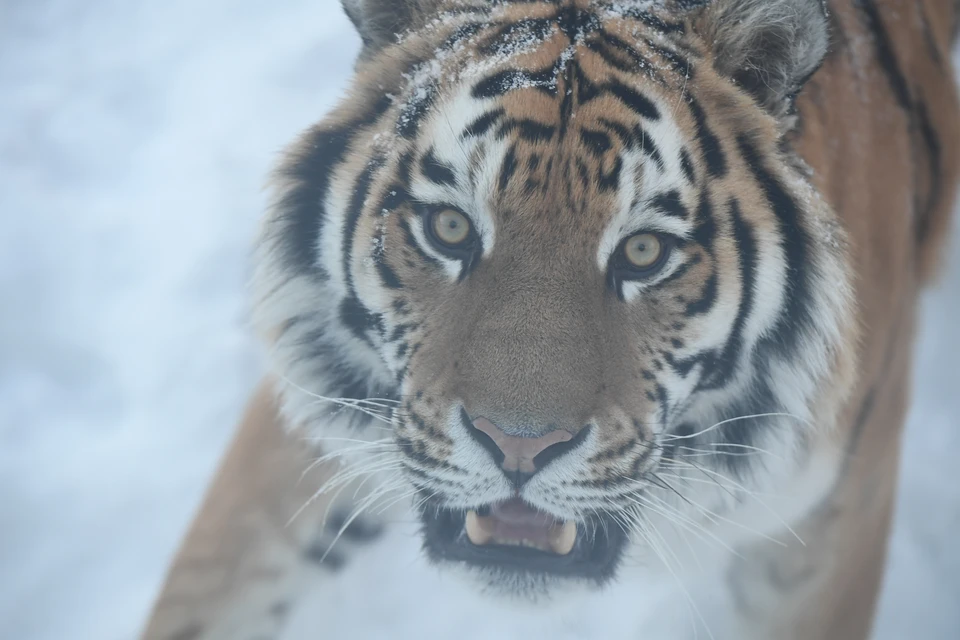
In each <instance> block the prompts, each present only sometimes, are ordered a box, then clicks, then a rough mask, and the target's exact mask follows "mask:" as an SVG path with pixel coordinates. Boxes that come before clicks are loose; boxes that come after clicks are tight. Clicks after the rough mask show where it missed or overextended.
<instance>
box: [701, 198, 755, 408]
mask: <svg viewBox="0 0 960 640" xmlns="http://www.w3.org/2000/svg"><path fill="white" fill-rule="evenodd" d="M730 218H731V220H732V221H733V239H734V242H735V244H736V249H735V250H736V251H737V254H738V255H739V257H740V289H741V291H740V304H739V306H738V308H737V315H736V317H735V318H734V321H733V327H732V328H731V330H730V336H729V337H728V338H727V342H726V344H725V345H724V347H723V351H722V352H721V353H720V355H719V357H718V358H717V360H716V361H715V363H714V364H715V366H716V367H717V368H716V370H715V372H714V373H713V375H711V376H710V377H709V378H703V379H701V381H700V384H699V385H698V388H699V389H711V388H713V389H715V388H718V387H722V386H724V385H726V384H727V383H728V382H729V381H730V379H731V378H732V377H733V374H734V372H735V370H736V366H737V363H738V362H739V361H740V358H741V356H742V353H743V348H744V339H743V331H744V328H745V327H746V324H747V319H748V318H749V317H750V314H751V313H753V307H754V297H755V296H756V291H755V287H756V280H757V268H758V267H759V263H760V259H759V253H758V251H757V242H756V239H755V238H754V237H753V230H752V229H751V228H750V226H749V225H748V224H747V223H746V222H744V220H743V216H741V215H740V205H739V204H738V203H737V201H736V200H732V201H731V202H730Z"/></svg>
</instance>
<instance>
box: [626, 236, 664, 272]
mask: <svg viewBox="0 0 960 640" xmlns="http://www.w3.org/2000/svg"><path fill="white" fill-rule="evenodd" d="M664 253H665V247H664V244H663V242H662V241H661V240H660V238H658V237H657V236H655V235H653V234H652V233H638V234H637V235H635V236H633V237H631V238H628V239H627V241H626V242H625V243H624V245H623V257H624V258H625V262H626V266H628V267H630V268H633V269H639V270H647V269H652V268H653V267H656V266H657V265H658V264H659V263H660V261H661V258H662V257H663V256H664Z"/></svg>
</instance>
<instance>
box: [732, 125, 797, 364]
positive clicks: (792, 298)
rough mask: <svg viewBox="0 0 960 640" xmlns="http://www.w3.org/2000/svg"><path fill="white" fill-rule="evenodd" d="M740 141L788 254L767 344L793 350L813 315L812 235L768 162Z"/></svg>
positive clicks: (743, 140) (745, 139)
mask: <svg viewBox="0 0 960 640" xmlns="http://www.w3.org/2000/svg"><path fill="white" fill-rule="evenodd" d="M737 143H738V145H739V147H740V152H741V154H743V160H744V162H745V163H746V166H747V168H748V169H749V170H750V172H751V173H752V174H753V176H754V178H755V179H756V181H757V182H758V183H759V185H760V187H761V189H762V190H763V194H764V196H765V197H766V199H767V203H768V204H769V205H770V208H771V210H772V211H773V212H774V214H776V216H777V219H778V221H779V223H780V230H779V231H780V246H781V247H782V248H783V250H784V253H785V254H786V258H787V283H786V288H785V291H784V298H785V302H784V309H783V311H782V313H781V314H780V318H779V319H778V320H777V324H776V327H775V329H774V333H773V335H772V336H771V337H769V338H767V339H766V340H767V341H768V344H770V345H771V346H773V347H774V348H775V349H776V348H786V349H788V350H790V351H792V350H793V349H795V348H796V346H797V344H798V338H799V334H800V331H801V329H802V328H803V327H805V326H806V325H807V324H808V323H809V319H810V283H809V273H808V271H807V264H808V261H809V257H808V255H809V245H810V238H809V235H808V234H807V231H806V229H804V228H803V225H802V224H801V220H800V208H799V207H798V205H797V203H796V201H794V199H793V198H792V197H791V196H790V195H789V194H788V193H787V191H786V190H785V189H784V187H783V185H782V184H781V183H780V181H779V180H778V179H777V178H775V177H774V176H773V174H772V173H770V172H769V171H768V170H767V167H766V163H765V162H764V160H763V159H762V158H761V157H760V154H759V153H757V150H756V149H755V148H754V146H753V144H752V143H751V142H750V141H749V140H748V139H747V138H746V136H744V135H742V134H741V135H739V136H737Z"/></svg>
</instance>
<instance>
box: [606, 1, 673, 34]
mask: <svg viewBox="0 0 960 640" xmlns="http://www.w3.org/2000/svg"><path fill="white" fill-rule="evenodd" d="M619 13H620V15H621V16H623V17H624V18H631V19H633V20H639V21H640V22H642V23H643V24H645V25H647V26H648V27H651V28H653V29H656V30H657V31H660V32H662V33H679V34H682V33H685V32H686V28H685V27H684V25H683V23H682V22H667V21H665V20H664V19H663V18H660V17H659V16H655V15H653V14H652V13H648V12H646V11H644V10H643V9H639V8H637V7H631V8H629V9H624V10H622V11H620V12H619Z"/></svg>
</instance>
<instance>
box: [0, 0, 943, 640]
mask: <svg viewBox="0 0 960 640" xmlns="http://www.w3.org/2000/svg"><path fill="white" fill-rule="evenodd" d="M356 47H357V39H356V38H355V36H354V35H353V34H352V32H351V31H350V28H349V25H348V23H347V22H346V20H345V19H343V18H342V17H341V15H340V12H339V10H338V8H337V7H336V2H335V0H286V1H285V2H282V3H280V2H272V1H270V0H230V1H227V0H204V1H203V2H196V1H195V0H167V1H165V2H162V3H161V2H152V3H148V2H130V1H129V0H95V1H94V0H31V1H30V2H0V308H2V311H0V505H2V508H0V638H5V639H6V638H10V639H14V640H65V639H70V640H87V639H90V640H126V639H130V638H133V637H134V636H135V634H136V631H137V630H138V628H139V626H140V625H141V623H142V620H143V618H144V616H145V615H146V613H147V610H148V608H149V606H150V604H151V600H152V598H153V597H154V594H155V592H156V590H157V588H158V587H159V584H160V581H161V579H162V577H163V572H164V569H165V567H166V565H167V563H168V562H169V560H170V557H171V555H172V554H173V552H174V550H175V548H176V545H177V543H178V541H179V538H180V536H181V535H182V533H183V531H184V528H185V526H186V525H187V522H188V520H189V518H190V517H191V515H192V512H193V510H194V509H195V508H196V505H197V503H198V501H199V499H200V496H201V492H202V490H203V488H204V486H205V484H206V482H207V481H208V480H209V478H210V474H211V473H212V471H213V467H214V464H215V463H216V460H217V458H218V456H219V454H220V453H221V451H222V449H223V446H224V445H225V442H226V440H227V438H228V437H229V433H230V430H231V428H232V427H233V426H234V424H235V421H236V419H237V417H238V413H239V411H240V409H241V406H242V403H243V401H244V400H245V396H246V394H247V392H248V391H249V389H250V388H251V386H252V385H253V384H254V382H255V378H256V375H257V370H258V366H259V356H258V352H257V350H256V348H255V347H254V345H253V344H252V343H251V341H250V339H249V337H248V331H247V326H246V312H247V310H246V307H245V295H244V283H245V281H246V277H247V271H246V268H247V267H246V265H247V261H246V259H247V252H248V245H249V240H250V238H251V236H252V234H253V228H254V225H255V222H256V219H257V216H258V215H259V213H260V212H261V211H262V208H263V205H264V200H265V196H264V193H263V191H262V186H263V184H264V180H265V175H266V173H267V170H268V167H269V166H270V163H272V162H273V160H274V159H275V154H276V152H277V151H278V150H279V148H280V147H281V146H282V145H284V144H285V143H286V142H288V141H289V140H290V139H291V138H292V137H293V136H294V135H295V134H296V133H297V132H298V131H299V130H301V129H302V128H304V127H305V126H306V125H308V124H309V123H311V122H312V121H314V120H315V119H317V118H318V117H319V116H320V115H321V114H322V113H323V112H324V111H325V110H326V109H327V108H328V107H329V106H330V105H331V104H332V103H333V101H334V100H335V99H336V97H337V95H338V91H339V89H340V88H341V87H342V86H343V83H344V81H345V78H346V77H347V75H348V73H349V70H350V65H351V58H352V55H353V54H354V53H355V51H356ZM957 246H958V247H960V243H958V244H957ZM957 258H960V256H958V255H956V254H955V255H954V259H953V260H952V262H951V268H950V270H949V274H948V277H947V278H946V279H945V280H944V281H943V282H942V284H941V286H940V287H939V289H938V290H937V291H936V292H935V293H934V294H933V295H931V296H930V297H929V299H928V300H927V302H926V305H925V315H924V322H923V325H922V329H923V331H922V340H921V343H920V348H919V353H918V365H919V367H918V372H917V385H916V388H917V390H916V396H915V397H916V406H915V410H914V412H913V414H912V417H911V420H910V428H909V431H908V434H907V439H906V461H905V471H904V474H903V482H902V499H901V504H900V508H899V520H898V525H897V532H896V538H895V542H894V545H893V554H892V558H891V569H892V572H891V574H890V577H889V581H888V585H887V587H888V588H887V590H886V592H885V596H884V606H883V611H882V613H881V631H880V633H879V637H880V638H882V639H883V640H894V639H899V638H905V637H908V636H910V637H914V636H917V637H922V638H929V639H948V638H952V639H955V638H958V637H960V610H958V608H957V606H956V604H957V602H960V550H958V548H957V546H956V545H955V544H954V539H953V538H954V536H951V535H950V531H951V530H953V531H956V530H958V528H960V489H958V487H960V482H957V481H956V479H955V478H954V476H953V474H952V473H951V472H952V471H953V470H954V468H955V462H954V459H955V457H956V455H957V454H958V452H960V428H957V426H956V424H957V418H956V416H957V414H958V413H960V394H958V393H957V391H958V388H957V383H956V377H955V375H956V369H955V363H956V362H958V361H960V334H958V333H957V331H956V330H949V327H950V326H955V320H954V318H956V317H957V316H958V315H960V260H958V259H957ZM390 545H399V546H397V547H396V548H393V547H391V546H390ZM411 549H412V547H411V543H410V542H409V541H408V540H406V541H405V540H403V539H402V536H399V537H398V536H394V537H393V538H389V539H388V540H387V541H385V542H384V543H382V544H381V546H380V548H378V549H375V550H374V551H372V552H371V554H370V556H369V558H368V559H366V560H361V561H358V562H357V563H356V564H355V566H354V569H353V570H352V574H351V575H350V577H349V580H348V582H347V584H348V585H351V586H355V587H357V588H358V589H359V587H360V586H364V588H369V587H370V586H371V585H372V584H374V583H377V584H380V585H381V587H380V589H381V592H382V594H384V595H386V594H393V595H394V596H396V598H397V599H396V600H395V604H394V607H392V608H391V607H387V606H386V605H382V606H381V607H380V609H377V608H376V607H372V608H369V609H367V610H366V612H365V613H366V619H368V620H373V621H376V620H381V621H383V624H384V625H387V626H384V627H383V629H392V630H393V633H392V634H387V635H388V636H392V637H404V636H405V632H404V630H405V629H408V628H410V627H409V626H408V625H409V620H410V618H411V615H413V614H416V613H417V611H418V609H419V608H420V607H423V606H424V604H423V602H422V599H420V600H419V601H418V600H417V599H416V598H414V597H413V594H415V593H417V592H418V591H419V590H418V589H416V588H411V587H416V585H411V584H410V583H409V582H407V583H404V582H402V581H400V580H399V578H398V579H397V580H396V581H394V582H391V581H390V580H373V579H372V577H371V576H370V573H369V572H372V571H374V570H375V569H376V568H378V567H377V565H378V562H380V561H381V560H382V561H389V562H390V563H391V564H390V566H392V567H396V568H397V570H398V571H399V569H400V568H404V567H407V568H409V567H410V566H411V564H415V562H414V561H412V560H405V559H404V558H406V557H407V556H406V555H405V554H407V553H412V551H411ZM379 568H380V569H382V565H380V567H379ZM421 574H422V577H423V583H422V584H423V585H424V586H426V585H428V583H429V581H430V580H434V579H435V578H434V577H433V576H432V574H431V573H429V572H427V571H423V570H420V572H419V573H415V574H414V575H415V576H417V577H415V580H418V579H420V577H419V576H421ZM401 585H403V587H402V588H401ZM347 591H348V592H347V593H345V594H344V595H343V597H342V600H340V601H339V602H340V604H341V605H342V606H351V605H352V604H356V603H359V602H361V598H360V597H359V595H358V594H356V593H353V594H351V593H349V590H347ZM384 599H385V598H384ZM367 602H368V603H369V600H367ZM444 604H445V606H444V609H445V610H447V611H449V612H450V613H451V616H456V614H457V612H458V611H466V610H467V609H465V608H464V607H466V606H467V605H466V604H465V603H463V602H460V601H457V600H455V599H452V600H451V601H450V602H447V603H444ZM433 605H434V606H435V605H436V602H434V603H433ZM434 611H435V609H434ZM403 613H406V618H403V617H400V618H395V617H394V616H397V615H401V614H403ZM341 618H342V619H343V620H346V617H343V616H341ZM446 619H447V622H443V621H442V620H443V617H441V621H440V622H438V626H437V627H436V628H434V629H432V630H431V629H425V630H422V631H423V633H422V634H420V637H447V636H448V633H449V631H451V628H450V627H449V626H445V625H449V624H450V620H452V619H455V618H453V617H450V616H448V617H447V618H446ZM387 620H389V623H387V622H386V621H387ZM522 630H523V629H522V627H518V628H517V629H516V631H518V632H522ZM921 630H922V631H921ZM461 631H462V629H461ZM528 631H529V630H528ZM431 633H432V634H433V635H431ZM590 635H593V634H590ZM519 637H522V636H519Z"/></svg>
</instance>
